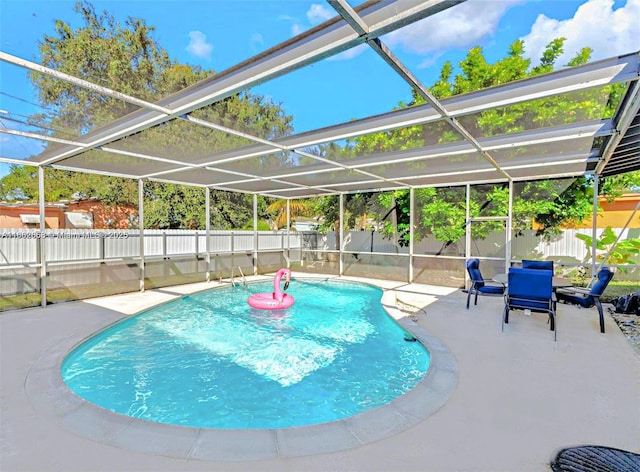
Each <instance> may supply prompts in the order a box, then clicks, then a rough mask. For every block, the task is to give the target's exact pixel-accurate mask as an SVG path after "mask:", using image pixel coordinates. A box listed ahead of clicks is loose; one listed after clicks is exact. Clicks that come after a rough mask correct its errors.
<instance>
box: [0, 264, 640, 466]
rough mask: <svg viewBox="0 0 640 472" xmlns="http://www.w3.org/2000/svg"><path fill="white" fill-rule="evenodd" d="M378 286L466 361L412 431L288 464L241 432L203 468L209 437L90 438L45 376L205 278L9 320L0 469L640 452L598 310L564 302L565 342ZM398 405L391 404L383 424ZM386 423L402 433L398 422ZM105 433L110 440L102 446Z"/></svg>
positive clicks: (478, 309) (635, 412)
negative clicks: (182, 445) (259, 452)
mask: <svg viewBox="0 0 640 472" xmlns="http://www.w3.org/2000/svg"><path fill="white" fill-rule="evenodd" d="M297 275H298V276H299V277H309V274H297ZM356 280H363V279H356ZM370 282H372V283H375V284H377V285H379V286H381V287H382V288H383V289H384V290H385V295H384V297H383V304H384V305H385V307H386V308H387V310H388V311H389V312H390V314H391V315H392V316H394V317H395V318H396V319H398V320H399V322H401V323H402V324H404V325H405V326H409V325H413V327H412V329H413V330H414V332H416V333H419V334H421V337H422V336H427V337H428V336H434V337H435V338H436V341H437V340H439V341H441V342H442V343H443V345H444V346H446V348H448V350H449V351H450V352H451V353H452V354H453V357H454V358H455V362H453V363H452V365H450V366H448V369H449V371H450V372H451V373H454V374H455V375H456V377H457V378H456V379H455V382H454V383H453V389H452V392H451V394H450V396H449V397H448V399H446V402H445V403H444V405H443V406H442V407H441V408H439V409H438V410H437V411H435V412H433V414H431V415H430V416H428V417H427V418H426V419H423V420H421V421H419V422H417V423H416V424H415V425H413V426H412V427H409V428H408V429H404V430H402V431H398V432H397V433H395V434H390V435H388V437H385V438H384V439H380V440H377V441H372V442H367V441H366V438H365V440H363V441H361V443H362V445H358V444H354V445H353V446H354V447H348V448H347V449H345V450H342V451H337V452H329V453H323V454H304V455H300V456H297V457H296V454H295V453H290V454H287V450H286V446H287V444H286V443H284V442H283V443H281V444H280V445H279V446H278V449H279V452H278V454H279V456H278V457H277V458H273V459H268V460H257V459H255V456H254V457H253V458H251V457H250V459H251V460H246V459H247V458H248V456H247V455H246V454H247V452H246V451H251V444H247V441H246V438H247V436H246V435H244V437H243V432H237V434H236V432H233V433H229V432H227V433H225V435H224V437H225V438H226V439H225V447H226V453H225V460H215V459H214V458H209V459H208V460H202V459H201V457H202V455H203V450H204V451H205V452H206V448H204V449H203V448H202V444H203V441H204V438H205V437H204V434H205V433H204V432H200V433H199V434H198V435H197V437H196V438H195V439H194V440H193V442H192V444H191V446H190V448H188V449H187V452H186V454H185V455H184V457H182V458H177V457H175V454H174V452H175V451H173V450H166V449H162V447H161V445H162V444H163V442H164V441H169V442H171V441H172V440H173V437H172V435H171V433H170V430H168V429H167V430H166V431H165V433H166V434H158V435H150V434H148V432H149V431H148V430H147V432H146V433H145V430H144V428H127V427H125V425H124V423H122V427H121V428H119V429H115V428H114V429H111V431H110V432H109V433H105V431H106V429H105V427H104V425H103V424H101V423H97V422H96V423H93V422H89V421H85V430H84V431H79V430H78V429H77V428H76V429H74V426H73V424H72V417H73V414H72V413H73V411H72V410H73V408H70V405H72V404H73V402H74V399H73V398H70V394H68V393H67V394H66V395H67V396H66V397H65V398H60V397H57V396H54V397H47V395H48V393H47V392H51V391H55V392H58V393H57V394H56V395H58V394H60V390H55V389H52V386H51V385H37V382H35V381H36V380H37V379H38V378H55V377H57V371H56V370H55V369H56V366H57V365H58V364H59V362H60V361H61V357H62V356H63V355H64V353H65V352H66V351H67V350H68V348H69V347H71V346H73V345H75V344H76V343H78V342H80V341H81V340H83V339H84V338H86V337H87V336H89V335H90V334H91V333H93V332H95V331H97V330H99V329H101V328H102V327H104V326H107V325H109V324H111V323H113V322H114V321H116V320H118V319H121V318H123V317H125V316H127V315H130V314H132V313H136V312H138V311H140V310H142V309H144V308H146V307H149V306H152V305H154V304H157V303H161V302H163V301H166V300H169V299H171V298H174V297H176V296H180V295H181V294H185V293H190V292H193V291H197V290H202V289H205V288H209V287H212V286H215V285H216V283H200V284H193V285H182V286H179V287H168V288H164V289H159V290H151V291H145V292H143V293H133V294H127V295H119V296H112V297H105V298H100V299H92V300H84V301H78V302H72V303H64V304H56V305H51V306H47V307H45V308H32V309H26V310H19V311H12V312H7V313H3V314H2V315H0V336H1V343H0V344H1V355H2V365H1V367H2V369H1V382H0V385H1V386H2V453H1V455H0V457H1V459H0V469H2V470H12V471H14V470H15V471H18V470H30V471H36V470H64V471H74V470H78V471H80V470H82V471H86V470H110V471H116V470H122V471H129V470H136V471H138V470H154V471H161V470H243V471H248V470H260V471H265V470H430V471H449V470H451V471H453V470H474V471H501V470H504V471H513V470H518V471H529V470H531V471H540V470H548V468H549V467H548V463H549V460H550V459H551V458H552V456H553V455H554V453H555V452H556V451H557V450H559V449H560V448H563V447H568V446H573V445H581V444H598V445H604V446H611V447H617V448H620V449H627V450H633V451H636V452H637V448H638V444H640V409H639V408H638V398H639V397H640V357H639V356H638V355H637V354H636V353H635V352H634V350H633V348H632V346H631V344H630V343H629V342H628V340H627V339H626V338H625V337H624V335H623V334H622V333H621V331H620V329H618V327H617V326H616V324H615V322H614V320H613V319H612V318H611V316H610V315H608V314H607V315H606V331H607V332H606V334H600V332H599V329H598V324H597V323H598V320H597V318H598V317H597V314H596V313H595V310H578V309H577V308H575V307H573V306H569V305H560V306H559V309H558V324H557V326H558V341H557V342H553V335H552V333H551V332H550V331H549V329H548V326H547V325H546V324H545V322H546V318H545V317H544V316H543V315H534V316H523V315H522V313H514V316H513V317H512V318H511V322H510V324H509V326H508V327H507V328H506V329H505V332H504V333H503V332H501V331H500V315H501V312H502V306H503V301H502V298H501V297H495V298H494V297H480V299H479V301H478V305H477V306H472V307H471V308H470V309H469V310H465V308H464V307H465V302H466V294H464V293H463V292H462V291H460V290H456V289H451V288H445V287H437V286H429V285H422V284H405V283H401V282H389V281H373V280H372V281H370ZM396 304H397V306H398V307H401V308H403V309H405V310H406V309H407V307H417V308H422V309H421V310H414V311H413V313H409V312H407V311H403V310H399V309H398V308H397V307H396ZM413 320H415V321H413ZM25 333H29V335H28V336H25ZM425 333H426V334H425ZM439 352H440V351H437V352H435V353H434V358H437V357H438V355H439ZM456 364H457V365H456ZM43 374H45V375H44V377H43ZM58 377H59V376H58ZM34 386H36V387H38V388H36V389H34V388H33V387H34ZM62 396H63V397H64V395H62ZM388 408H390V407H383V408H381V409H380V416H381V417H382V418H386V414H387V413H388ZM105 415H106V416H105V418H108V417H109V416H111V417H113V416H114V415H112V414H110V413H106V412H105ZM388 427H389V429H390V430H393V425H390V426H388ZM100 431H102V432H103V434H104V437H103V440H101V441H98V440H95V435H96V434H97V432H98V433H99V432H100ZM163 436H164V437H163ZM89 437H94V439H88V438H89ZM220 437H223V436H220ZM356 439H357V438H356ZM119 440H121V441H122V443H119V442H118V441H119ZM305 441H306V442H308V443H309V446H308V447H313V445H314V444H317V445H318V448H319V450H321V449H322V444H321V443H322V441H324V440H323V439H322V438H321V437H320V436H316V437H315V441H309V440H306V439H305ZM356 442H357V441H356ZM116 444H120V445H119V446H118V445H116ZM178 446H179V445H177V444H176V449H177V448H178ZM217 446H219V444H218V445H216V444H212V445H211V447H212V449H215V447H217ZM243 451H244V452H243ZM234 454H235V456H234ZM199 455H200V457H198V456H199ZM168 456H173V457H168Z"/></svg>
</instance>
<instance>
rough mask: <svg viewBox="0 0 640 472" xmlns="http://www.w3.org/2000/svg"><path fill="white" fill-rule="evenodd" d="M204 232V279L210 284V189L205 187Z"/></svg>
mask: <svg viewBox="0 0 640 472" xmlns="http://www.w3.org/2000/svg"><path fill="white" fill-rule="evenodd" d="M204 204H205V210H204V215H205V216H204V217H205V223H204V232H205V237H206V240H205V243H204V248H205V251H207V256H206V257H205V261H206V264H207V271H206V278H205V280H206V281H207V282H211V189H210V188H209V187H207V188H206V189H205V193H204Z"/></svg>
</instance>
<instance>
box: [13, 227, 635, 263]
mask: <svg viewBox="0 0 640 472" xmlns="http://www.w3.org/2000/svg"><path fill="white" fill-rule="evenodd" d="M601 231H602V230H599V232H598V234H600V232H601ZM614 231H615V232H616V234H620V230H614ZM632 232H634V233H637V232H638V230H634V229H631V230H628V229H627V230H624V231H623V232H622V237H621V240H624V239H626V238H629V237H638V235H636V234H631V233H632ZM210 234H211V240H210V251H211V252H212V253H233V252H243V251H245V252H246V251H252V250H253V249H254V239H253V238H254V235H253V231H211V233H210ZM576 234H586V235H591V230H590V229H570V230H565V231H563V233H562V234H561V235H560V236H558V237H556V238H554V239H553V240H552V241H544V240H542V239H541V238H540V237H537V236H536V235H535V231H525V232H523V233H522V234H519V235H518V236H516V237H514V238H513V239H512V242H511V247H512V249H511V254H512V258H513V259H515V260H518V259H525V258H536V259H547V258H556V259H559V260H564V261H566V262H575V263H580V262H585V261H588V257H589V254H590V248H588V247H587V245H586V244H585V243H584V241H582V240H580V239H578V238H577V237H576ZM41 237H42V236H41V233H40V231H38V230H19V229H18V230H16V229H0V267H2V266H8V265H21V264H37V263H38V262H39V260H40V257H39V253H40V238H41ZM44 239H45V251H46V260H47V262H63V261H88V260H104V259H119V258H131V257H138V256H139V232H138V231H137V230H118V231H113V230H46V232H45V235H44ZM472 246H473V247H472V253H473V255H476V256H481V257H504V246H505V237H504V234H503V233H499V234H491V235H489V236H488V237H487V238H486V239H482V240H476V241H474V242H473V244H472ZM287 247H288V248H290V249H292V250H294V252H295V250H296V249H303V250H311V251H314V250H315V251H333V250H336V244H335V234H334V233H332V232H331V233H326V234H323V233H318V232H315V231H308V232H307V231H305V232H291V233H290V237H289V244H288V245H287V235H286V233H285V232H274V231H260V232H258V250H259V251H272V250H276V251H278V250H284V249H287ZM342 249H343V251H347V252H362V253H366V252H374V253H388V254H393V253H399V254H409V248H408V247H406V246H405V247H396V246H395V245H394V243H393V241H391V240H390V239H385V238H384V237H383V236H382V234H380V233H377V232H371V231H349V232H345V239H344V244H343V247H342ZM438 253H440V254H442V255H456V256H464V255H465V254H464V241H458V242H457V243H453V244H450V245H449V246H447V247H446V248H445V245H444V244H443V243H442V241H436V240H435V239H433V238H429V237H426V238H424V239H422V240H421V241H418V242H416V244H415V246H414V254H416V255H422V254H427V255H433V254H438ZM181 254H206V235H205V232H204V231H191V230H166V231H165V230H145V232H144V255H145V256H148V257H153V256H158V257H170V256H175V255H181Z"/></svg>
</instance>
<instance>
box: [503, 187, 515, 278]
mask: <svg viewBox="0 0 640 472" xmlns="http://www.w3.org/2000/svg"><path fill="white" fill-rule="evenodd" d="M512 227H513V180H510V181H509V207H508V209H507V247H506V248H505V255H504V258H505V261H504V271H505V272H509V268H510V267H511V235H512V234H513V231H512V230H511V228H512Z"/></svg>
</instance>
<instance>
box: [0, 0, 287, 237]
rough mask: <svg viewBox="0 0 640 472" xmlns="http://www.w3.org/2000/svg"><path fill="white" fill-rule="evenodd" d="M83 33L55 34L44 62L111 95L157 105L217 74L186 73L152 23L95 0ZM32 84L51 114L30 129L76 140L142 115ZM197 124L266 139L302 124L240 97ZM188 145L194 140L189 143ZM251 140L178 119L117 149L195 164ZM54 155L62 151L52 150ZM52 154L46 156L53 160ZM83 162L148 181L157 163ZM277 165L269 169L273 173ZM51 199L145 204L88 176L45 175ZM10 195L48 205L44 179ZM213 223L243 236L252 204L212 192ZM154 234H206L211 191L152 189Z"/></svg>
mask: <svg viewBox="0 0 640 472" xmlns="http://www.w3.org/2000/svg"><path fill="white" fill-rule="evenodd" d="M75 12H76V13H78V15H79V16H80V22H79V24H80V26H78V27H77V28H73V27H72V26H71V25H70V24H68V23H66V22H64V21H61V20H58V21H56V22H55V26H54V28H55V31H54V34H51V35H45V36H44V38H43V40H42V41H41V42H40V56H41V63H42V65H44V66H47V67H50V68H53V69H55V70H59V71H61V72H64V73H67V74H70V75H73V76H78V77H81V78H83V79H86V80H88V81H90V82H92V83H95V84H97V85H100V86H104V87H107V88H110V89H112V90H116V91H119V92H122V93H124V94H127V95H131V96H134V97H137V98H140V99H143V100H147V101H150V102H157V101H159V100H160V99H162V98H164V97H167V96H168V95H170V94H172V93H174V92H176V91H178V90H181V89H183V88H185V87H188V86H190V85H192V84H194V83H196V82H198V81H200V80H203V79H205V78H206V77H209V76H211V75H213V74H214V71H208V70H202V69H200V68H199V67H194V66H190V65H187V64H180V63H178V62H176V61H174V60H172V59H171V58H170V57H169V54H168V53H167V51H166V50H165V49H163V48H162V46H161V45H160V44H159V43H158V41H157V40H156V39H155V38H154V31H155V28H154V27H153V26H148V25H147V24H146V23H145V21H144V20H141V19H138V18H128V19H127V20H126V21H125V22H124V23H121V22H119V21H117V20H116V18H115V17H114V16H113V15H112V14H110V13H108V12H106V11H104V12H101V13H98V12H96V10H95V8H94V7H93V5H92V4H91V3H89V2H88V1H79V2H77V3H76V4H75ZM30 78H31V81H32V83H33V86H34V88H35V90H36V91H37V94H38V101H39V102H40V104H41V105H42V108H43V109H45V110H47V112H46V113H43V114H39V115H36V116H32V117H31V118H30V120H31V121H32V122H33V123H34V124H37V125H39V126H41V127H44V128H45V129H49V130H51V134H52V135H54V136H59V137H63V138H74V137H76V136H78V135H80V134H85V133H87V132H90V131H92V130H95V129H98V128H100V127H101V126H103V125H105V124H107V123H109V122H111V121H112V120H114V119H116V118H118V117H121V116H124V115H126V114H129V113H131V112H134V111H136V110H137V109H138V107H137V106H135V105H131V104H128V103H126V102H124V101H122V100H118V99H115V98H111V97H109V96H104V95H102V94H99V93H98V92H95V91H93V90H89V89H86V88H82V87H78V86H75V85H73V84H71V83H68V82H65V81H61V80H57V79H55V78H54V77H51V76H47V75H44V74H39V73H37V72H31V73H30ZM193 116H194V117H196V118H200V119H204V120H210V121H212V122H215V123H218V124H221V125H224V126H229V127H238V126H240V128H241V129H242V130H243V131H246V132H248V133H251V134H253V135H255V136H259V137H262V138H265V139H270V138H275V137H279V136H284V135H286V134H290V133H291V132H292V126H291V122H292V117H290V116H288V115H286V114H285V112H284V110H283V109H282V108H281V106H280V105H277V104H274V103H273V102H272V101H271V100H268V99H266V98H265V97H262V96H258V95H251V94H248V93H240V94H237V95H233V96H230V97H228V98H226V99H224V100H222V101H220V102H217V103H214V104H212V105H209V106H207V107H204V108H201V109H199V110H197V111H195V112H194V113H193ZM184 136H189V138H188V139H186V140H185V139H184ZM248 143H249V141H248V140H246V139H244V138H239V137H237V136H233V135H230V134H227V133H220V132H215V131H212V130H209V129H207V128H205V127H201V126H195V125H193V124H191V123H189V122H187V121H184V120H181V119H175V120H172V121H169V122H166V123H163V124H161V125H158V126H156V127H154V128H150V129H146V130H144V131H141V132H140V133H138V134H136V135H134V136H131V137H129V138H126V139H121V140H119V141H117V142H115V143H112V144H111V145H110V147H112V148H116V149H119V150H122V151H130V152H137V153H141V154H148V155H152V156H158V157H165V158H174V157H175V156H176V155H180V156H186V157H187V159H186V160H187V161H189V162H195V161H197V160H198V159H204V158H206V157H207V156H209V155H211V154H212V153H214V152H216V151H220V150H225V149H232V148H235V147H238V146H242V145H246V144H248ZM50 146H53V145H50ZM45 152H46V151H45ZM74 159H82V160H83V161H84V162H101V161H103V160H104V159H110V160H112V161H114V162H116V163H119V164H121V165H122V166H123V168H125V169H127V168H131V169H132V172H133V173H135V172H136V170H138V168H140V171H141V172H140V173H141V174H145V173H148V161H144V160H141V159H137V158H132V157H128V156H126V155H121V154H114V153H109V154H108V155H105V154H104V151H99V150H88V151H86V152H84V153H83V154H81V155H80V156H78V157H77V158H74ZM265 162H268V163H269V164H268V165H270V166H272V167H274V168H278V167H279V166H281V165H285V164H286V162H287V156H286V155H282V156H280V157H279V158H276V159H269V160H268V161H265ZM244 165H246V168H245V169H238V170H239V171H242V170H248V171H250V173H252V174H255V173H256V168H255V165H254V163H251V162H246V163H245V164H244ZM265 165H267V164H265ZM45 183H46V188H45V199H46V200H47V201H57V200H60V199H71V198H72V195H73V194H75V193H77V192H81V193H82V194H84V195H86V196H87V197H96V198H100V199H101V200H103V201H105V202H106V203H108V204H111V205H118V204H133V205H137V202H138V190H137V182H136V181H134V180H129V179H123V178H118V177H111V176H102V175H90V174H80V173H74V172H68V171H62V170H56V169H45ZM0 192H1V196H2V198H3V199H5V200H27V201H29V200H31V201H33V200H35V199H37V198H38V179H37V170H36V169H35V168H30V167H26V166H13V167H12V168H11V171H10V173H9V174H8V175H7V176H5V177H4V178H2V179H1V180H0ZM211 193H212V205H213V207H214V208H215V210H214V211H212V212H211V222H212V224H213V226H214V227H216V228H225V229H229V228H235V229H239V228H241V227H243V226H244V225H246V224H247V223H246V222H247V221H252V220H253V210H252V208H253V206H252V196H250V195H231V194H228V193H226V192H219V191H212V192H211ZM144 198H145V222H144V224H145V226H146V227H150V228H198V229H202V228H204V223H205V222H204V219H205V211H204V190H202V189H198V188H188V187H184V186H180V185H174V184H167V183H145V195H144ZM267 214H268V212H267V211H266V204H265V200H264V198H260V199H259V215H260V216H264V217H266V216H267Z"/></svg>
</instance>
